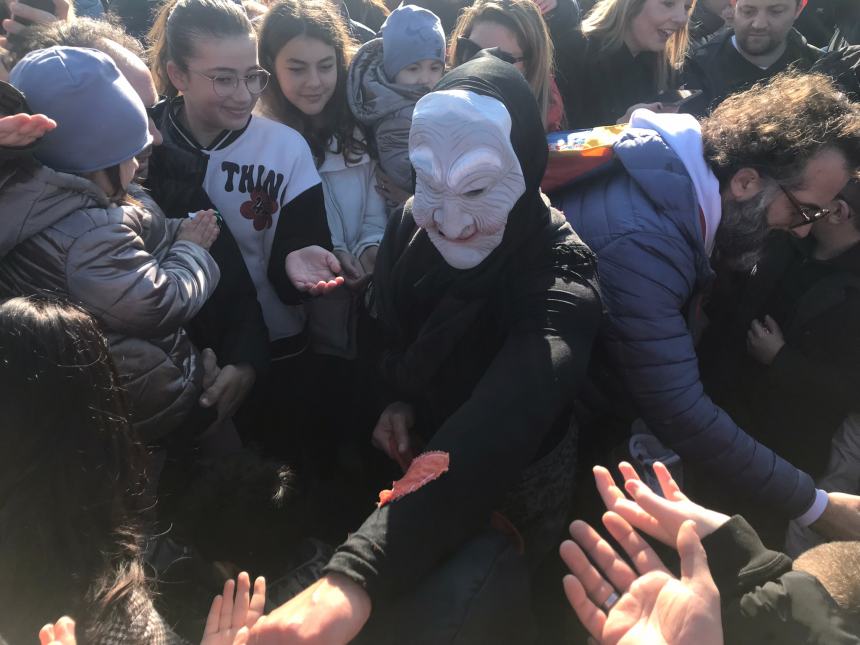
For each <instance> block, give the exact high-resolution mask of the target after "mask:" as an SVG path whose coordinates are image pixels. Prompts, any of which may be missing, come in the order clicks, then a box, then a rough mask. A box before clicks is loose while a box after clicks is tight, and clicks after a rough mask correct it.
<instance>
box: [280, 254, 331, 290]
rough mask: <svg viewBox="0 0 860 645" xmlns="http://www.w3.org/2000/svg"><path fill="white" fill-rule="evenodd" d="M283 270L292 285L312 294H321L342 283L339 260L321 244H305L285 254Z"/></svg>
mask: <svg viewBox="0 0 860 645" xmlns="http://www.w3.org/2000/svg"><path fill="white" fill-rule="evenodd" d="M285 270H286V272H287V277H288V278H289V279H290V282H292V283H293V286H294V287H295V288H296V289H298V290H299V291H307V292H308V293H309V294H311V295H312V296H322V295H324V294H326V293H328V292H330V291H332V290H334V289H336V288H337V287H339V286H340V285H342V284H343V283H344V279H343V276H339V275H338V273H340V272H341V271H342V268H341V266H340V262H339V261H338V259H337V257H336V256H335V254H334V253H332V252H331V251H327V250H325V249H324V248H323V247H321V246H306V247H305V248H303V249H297V250H295V251H293V252H292V253H289V254H288V255H287V259H286V266H285Z"/></svg>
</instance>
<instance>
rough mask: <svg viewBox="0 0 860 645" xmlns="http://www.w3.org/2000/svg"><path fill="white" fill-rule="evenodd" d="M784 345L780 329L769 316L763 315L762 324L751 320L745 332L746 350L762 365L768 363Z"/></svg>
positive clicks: (771, 361)
mask: <svg viewBox="0 0 860 645" xmlns="http://www.w3.org/2000/svg"><path fill="white" fill-rule="evenodd" d="M783 345H785V338H784V337H783V335H782V330H781V329H780V328H779V325H778V324H776V321H775V320H774V319H773V318H771V317H770V316H765V317H764V324H762V323H760V322H759V321H758V320H753V321H752V324H751V325H750V328H749V331H748V332H747V352H749V355H750V356H752V357H753V358H754V359H756V360H757V361H758V362H759V363H761V364H762V365H770V364H771V363H773V359H774V358H776V355H777V354H778V353H779V350H781V349H782V347H783Z"/></svg>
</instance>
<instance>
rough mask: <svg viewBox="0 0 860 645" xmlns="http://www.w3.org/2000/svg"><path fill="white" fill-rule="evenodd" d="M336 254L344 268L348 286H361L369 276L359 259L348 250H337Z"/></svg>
mask: <svg viewBox="0 0 860 645" xmlns="http://www.w3.org/2000/svg"><path fill="white" fill-rule="evenodd" d="M334 255H335V257H336V258H337V260H338V262H340V266H341V268H342V269H343V277H344V282H345V283H346V286H347V287H350V288H354V287H358V286H360V285H361V284H362V283H363V282H364V279H365V278H366V277H367V274H366V273H365V271H364V267H363V266H361V263H360V262H359V261H358V259H357V258H356V257H355V256H354V255H353V254H352V253H349V252H348V251H335V252H334Z"/></svg>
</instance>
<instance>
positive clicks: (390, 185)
mask: <svg viewBox="0 0 860 645" xmlns="http://www.w3.org/2000/svg"><path fill="white" fill-rule="evenodd" d="M376 192H377V193H379V195H380V197H382V198H383V199H384V200H385V205H386V206H387V207H388V208H394V207H396V206H402V205H403V204H405V203H406V200H407V199H409V198H410V197H411V195H410V194H409V193H407V192H406V191H405V190H401V189H400V188H398V187H397V186H396V185H395V184H394V182H393V181H391V178H390V177H389V176H388V175H386V174H385V173H384V172H382V171H381V170H379V168H377V169H376Z"/></svg>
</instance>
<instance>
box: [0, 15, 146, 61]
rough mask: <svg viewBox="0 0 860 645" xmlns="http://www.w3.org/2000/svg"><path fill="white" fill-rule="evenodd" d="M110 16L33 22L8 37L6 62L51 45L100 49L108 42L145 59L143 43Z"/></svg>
mask: <svg viewBox="0 0 860 645" xmlns="http://www.w3.org/2000/svg"><path fill="white" fill-rule="evenodd" d="M108 18H109V19H105V20H92V19H90V18H76V19H75V20H73V21H72V22H65V21H62V20H58V21H56V22H52V23H49V24H47V25H33V26H32V27H29V28H27V29H22V30H21V31H20V32H19V33H16V34H9V35H8V36H7V37H6V39H7V44H6V49H7V52H6V54H5V55H4V59H3V63H4V64H5V65H6V69H12V67H14V66H15V64H16V63H17V62H18V61H19V60H21V59H22V58H24V56H26V55H27V54H29V53H30V52H33V51H36V50H37V49H47V48H48V47H57V46H60V47H89V48H90V49H98V50H100V51H101V50H102V48H103V47H104V46H105V45H104V43H105V41H112V42H114V43H116V44H118V45H121V46H123V47H125V48H126V49H128V50H129V51H130V52H131V53H132V54H134V55H135V56H137V57H138V58H140V59H143V58H144V55H145V54H144V50H143V45H142V44H141V42H140V41H139V40H137V39H136V38H134V37H132V36H129V35H128V34H127V33H126V32H125V30H124V29H123V27H122V25H121V24H119V23H118V22H116V19H115V18H113V17H112V16H110V15H108Z"/></svg>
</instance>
